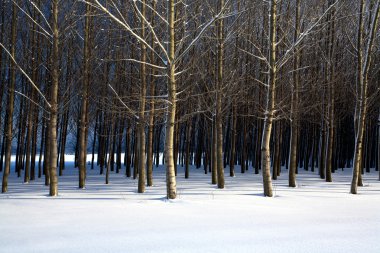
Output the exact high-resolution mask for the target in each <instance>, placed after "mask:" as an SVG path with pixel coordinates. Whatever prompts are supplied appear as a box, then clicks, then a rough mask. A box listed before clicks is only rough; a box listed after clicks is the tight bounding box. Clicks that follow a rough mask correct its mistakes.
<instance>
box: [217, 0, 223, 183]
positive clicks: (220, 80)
mask: <svg viewBox="0 0 380 253" xmlns="http://www.w3.org/2000/svg"><path fill="white" fill-rule="evenodd" d="M223 6H224V0H219V8H220V10H221V9H222V8H223ZM217 25H218V81H217V93H216V117H215V120H216V133H217V136H216V138H217V166H218V167H217V170H218V188H219V189H223V188H224V166H223V123H222V86H223V57H224V32H223V30H224V28H223V19H219V20H218V24H217Z"/></svg>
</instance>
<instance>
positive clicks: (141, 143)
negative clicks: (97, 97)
mask: <svg viewBox="0 0 380 253" xmlns="http://www.w3.org/2000/svg"><path fill="white" fill-rule="evenodd" d="M141 5H142V6H141V8H142V11H141V13H142V15H143V16H144V18H145V12H146V4H145V0H142V2H141ZM141 38H143V39H145V22H144V21H142V22H141ZM141 62H142V63H141V70H140V71H141V76H140V79H141V84H140V108H139V119H138V151H139V155H138V156H139V160H138V161H139V183H138V189H137V192H138V193H144V192H145V169H146V168H145V160H146V157H145V100H146V65H145V62H146V46H145V44H144V43H142V44H141Z"/></svg>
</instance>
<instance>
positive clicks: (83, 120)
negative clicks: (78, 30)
mask: <svg viewBox="0 0 380 253" xmlns="http://www.w3.org/2000/svg"><path fill="white" fill-rule="evenodd" d="M90 8H91V6H90V5H89V4H87V5H86V13H85V16H86V17H85V27H84V46H83V52H84V55H83V65H84V68H83V69H84V70H83V86H82V108H81V115H80V122H79V123H80V129H79V131H80V133H79V161H78V162H79V188H80V189H83V188H84V187H85V185H86V157H87V141H86V140H87V136H86V133H87V131H86V128H87V118H88V110H87V105H88V102H87V99H88V86H89V71H90V45H91V43H90V18H91V17H90V14H91V13H90V12H91V9H90Z"/></svg>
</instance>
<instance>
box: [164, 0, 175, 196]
mask: <svg viewBox="0 0 380 253" xmlns="http://www.w3.org/2000/svg"><path fill="white" fill-rule="evenodd" d="M168 7H169V9H168V11H169V13H168V16H169V27H168V28H169V34H170V37H169V59H168V60H169V61H168V79H167V85H168V100H169V104H168V109H167V113H166V136H165V163H166V189H167V198H168V199H175V198H176V196H177V183H176V178H175V171H174V157H173V155H174V154H173V153H174V145H173V144H174V143H173V142H174V127H175V116H176V115H175V114H176V103H177V101H176V100H177V87H176V80H175V69H176V66H175V63H174V60H175V1H174V0H169V2H168Z"/></svg>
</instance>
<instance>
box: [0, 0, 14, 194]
mask: <svg viewBox="0 0 380 253" xmlns="http://www.w3.org/2000/svg"><path fill="white" fill-rule="evenodd" d="M12 7H13V8H12V28H11V55H12V57H13V58H14V57H15V52H16V38H17V6H16V4H15V3H13V4H12ZM15 84H16V66H15V63H14V62H13V61H11V69H10V82H9V91H8V103H7V113H6V115H7V119H6V122H7V126H6V132H5V138H6V148H5V166H4V172H3V182H2V188H1V192H2V193H4V192H7V191H8V175H9V172H10V166H11V152H12V135H13V130H12V128H13V111H14V99H15Z"/></svg>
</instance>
